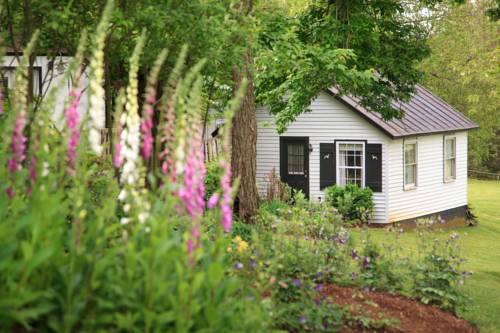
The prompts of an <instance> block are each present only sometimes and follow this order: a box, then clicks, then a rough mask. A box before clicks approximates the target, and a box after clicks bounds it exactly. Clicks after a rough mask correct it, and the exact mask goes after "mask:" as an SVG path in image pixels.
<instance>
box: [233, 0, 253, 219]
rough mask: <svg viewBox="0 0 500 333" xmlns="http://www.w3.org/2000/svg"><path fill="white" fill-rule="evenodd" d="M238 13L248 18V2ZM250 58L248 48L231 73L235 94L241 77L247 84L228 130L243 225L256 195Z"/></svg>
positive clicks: (238, 209)
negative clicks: (229, 130)
mask: <svg viewBox="0 0 500 333" xmlns="http://www.w3.org/2000/svg"><path fill="white" fill-rule="evenodd" d="M240 10H241V12H242V14H243V15H249V14H250V12H251V10H252V0H241V2H240ZM252 65H253V57H252V51H251V47H250V46H249V47H248V48H247V50H246V51H245V52H244V54H243V62H242V65H241V68H238V69H235V70H234V71H233V82H234V88H235V91H236V89H238V87H239V86H240V84H241V82H242V80H243V78H246V79H247V82H248V85H247V88H246V91H245V94H244V96H243V101H242V103H241V107H240V109H239V110H238V111H237V112H236V114H235V115H234V119H233V126H232V130H231V170H232V173H233V179H234V178H236V177H238V178H239V179H240V186H239V188H238V193H237V195H236V199H235V208H236V209H237V211H238V215H239V217H240V218H241V219H243V220H244V221H245V222H247V223H249V222H252V217H253V216H255V214H256V213H257V208H258V194H257V183H256V158H257V149H256V148H257V147H256V145H257V121H256V119H255V101H254V94H253V74H252Z"/></svg>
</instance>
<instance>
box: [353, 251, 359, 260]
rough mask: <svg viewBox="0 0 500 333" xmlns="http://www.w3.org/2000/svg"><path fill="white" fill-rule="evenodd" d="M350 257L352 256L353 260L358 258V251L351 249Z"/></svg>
mask: <svg viewBox="0 0 500 333" xmlns="http://www.w3.org/2000/svg"><path fill="white" fill-rule="evenodd" d="M351 258H352V259H353V260H359V255H358V251H356V250H355V249H353V250H352V251H351Z"/></svg>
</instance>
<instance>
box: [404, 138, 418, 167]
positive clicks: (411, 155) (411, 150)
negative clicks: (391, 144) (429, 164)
mask: <svg viewBox="0 0 500 333" xmlns="http://www.w3.org/2000/svg"><path fill="white" fill-rule="evenodd" d="M415 153H416V149H415V144H414V143H411V144H405V163H406V164H409V163H415V161H416V156H415Z"/></svg>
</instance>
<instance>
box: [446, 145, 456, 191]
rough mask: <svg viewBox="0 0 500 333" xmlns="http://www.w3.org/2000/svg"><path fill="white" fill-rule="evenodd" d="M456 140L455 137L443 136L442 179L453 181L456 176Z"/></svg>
mask: <svg viewBox="0 0 500 333" xmlns="http://www.w3.org/2000/svg"><path fill="white" fill-rule="evenodd" d="M456 148H457V140H456V138H455V137H446V136H445V137H444V181H445V182H449V181H453V180H454V179H456V177H457V158H456V151H457V149H456Z"/></svg>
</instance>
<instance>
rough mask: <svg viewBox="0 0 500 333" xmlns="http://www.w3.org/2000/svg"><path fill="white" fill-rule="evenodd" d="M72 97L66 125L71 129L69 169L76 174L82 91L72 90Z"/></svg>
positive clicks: (65, 113) (67, 111) (66, 115)
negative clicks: (79, 107) (79, 110)
mask: <svg viewBox="0 0 500 333" xmlns="http://www.w3.org/2000/svg"><path fill="white" fill-rule="evenodd" d="M70 96H71V97H72V100H71V104H70V105H69V107H68V108H67V109H66V111H65V112H64V115H65V117H66V126H68V130H69V140H68V171H69V173H70V174H72V175H74V173H75V165H76V149H77V147H78V143H79V141H80V129H79V127H78V125H79V122H80V114H79V113H78V106H79V105H80V97H81V92H80V91H79V90H78V89H77V90H72V91H71V92H70Z"/></svg>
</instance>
